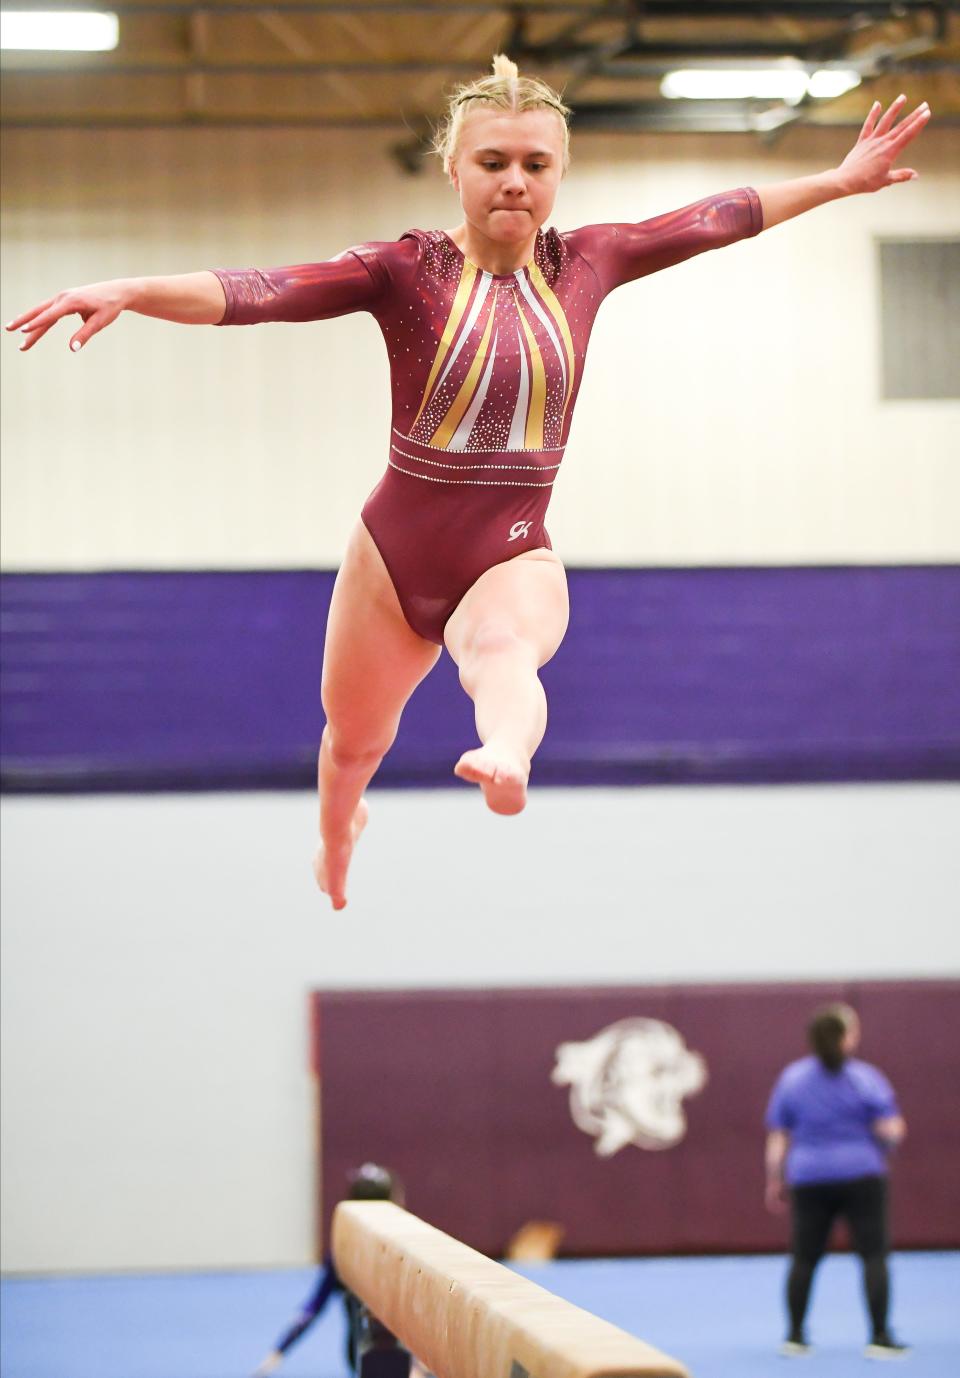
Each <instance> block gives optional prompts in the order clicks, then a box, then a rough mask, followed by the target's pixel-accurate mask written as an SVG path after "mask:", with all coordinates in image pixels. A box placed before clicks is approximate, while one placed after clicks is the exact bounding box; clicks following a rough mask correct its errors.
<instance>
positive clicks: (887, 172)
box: [837, 96, 930, 196]
mask: <svg viewBox="0 0 960 1378" xmlns="http://www.w3.org/2000/svg"><path fill="white" fill-rule="evenodd" d="M906 101H907V98H906V96H898V97H897V99H896V100H895V101H894V102H893V104H892V105H891V106H890V108H889V110H886V111H883V107H882V106H881V104H880V102H879V101H874V103H873V105H872V106H871V108H870V113H869V115H868V116H867V118H866V119H865V120H864V122H863V128H862V129H861V130H860V136H859V138H858V139H857V142H856V143H855V144H854V146H853V148H852V149H851V150H850V152H849V153H848V154H847V156H846V157H845V158H844V160H843V162H842V163H841V164H840V166H839V167H838V168H837V178H838V179H839V181H840V184H841V186H842V187H843V191H844V194H845V195H847V196H854V195H856V194H857V193H858V192H861V191H880V190H882V188H883V187H892V186H894V185H896V183H897V182H912V181H913V180H914V179H915V178H916V177H919V175H920V174H919V173H918V172H916V171H915V170H914V169H913V168H912V167H899V168H895V167H894V166H893V163H894V160H895V159H896V158H898V157H899V155H900V154H901V153H902V152H903V150H904V149H905V148H906V146H907V144H909V143H912V142H913V140H914V139H915V138H916V137H917V135H918V134H919V133H920V131H921V130H922V129H925V128H926V126H927V124H928V123H929V120H930V107H929V105H928V104H927V102H926V101H924V102H923V104H922V105H918V106H917V108H916V110H914V111H913V113H912V114H910V115H906V116H904V118H903V119H902V120H900V123H899V124H897V123H896V121H897V118H898V116H899V115H900V114H901V113H902V111H903V107H904V106H905V104H906ZM881 112H883V113H881Z"/></svg>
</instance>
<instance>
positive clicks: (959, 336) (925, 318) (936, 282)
mask: <svg viewBox="0 0 960 1378" xmlns="http://www.w3.org/2000/svg"><path fill="white" fill-rule="evenodd" d="M880 322H881V332H882V346H883V360H882V364H883V396H884V397H885V398H890V399H896V398H937V397H960V239H923V240H910V241H905V240H901V241H886V242H883V243H881V244H880Z"/></svg>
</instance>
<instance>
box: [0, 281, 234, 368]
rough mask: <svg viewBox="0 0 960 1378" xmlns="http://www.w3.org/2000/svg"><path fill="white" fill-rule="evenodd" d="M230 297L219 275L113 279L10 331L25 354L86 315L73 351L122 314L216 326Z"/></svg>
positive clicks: (50, 302) (45, 307) (36, 310)
mask: <svg viewBox="0 0 960 1378" xmlns="http://www.w3.org/2000/svg"><path fill="white" fill-rule="evenodd" d="M225 307H226V296H225V293H224V289H223V287H222V286H221V285H220V280H219V278H218V277H217V275H216V273H209V272H200V273H178V274H176V275H175V276H172V277H149V278H113V279H111V280H110V281H109V282H92V283H89V284H88V285H87V286H86V287H70V288H68V289H67V290H66V291H65V292H58V293H57V295H56V296H55V297H49V298H48V299H47V300H46V301H42V302H41V303H40V304H39V306H33V307H31V308H30V310H29V311H24V312H23V313H22V314H21V315H19V316H16V317H15V318H14V319H13V320H12V321H9V322H8V323H7V326H6V329H7V330H19V331H21V332H22V333H23V335H24V336H25V339H24V342H23V344H22V345H21V346H20V348H21V350H28V349H32V348H33V346H34V345H35V344H36V343H37V341H38V340H41V339H43V337H44V335H46V333H47V331H48V330H49V329H50V328H51V326H54V325H56V323H57V321H59V320H60V319H61V318H62V317H64V316H80V317H81V319H82V321H83V324H82V325H81V327H80V329H79V330H76V331H74V333H73V335H72V336H71V337H70V348H71V349H72V350H74V352H76V350H78V349H82V348H83V346H84V345H85V344H86V343H87V341H88V340H89V339H90V338H91V336H93V335H96V334H97V332H98V331H100V330H104V329H106V327H107V326H108V325H112V324H113V322H114V321H115V320H116V319H117V317H118V316H119V315H120V313H121V312H122V311H135V312H137V313H138V314H139V315H141V316H155V317H156V318H157V319H158V320H162V321H175V322H177V323H178V324H180V325H216V324H217V322H218V321H219V320H220V319H221V318H222V316H223V313H224V309H225Z"/></svg>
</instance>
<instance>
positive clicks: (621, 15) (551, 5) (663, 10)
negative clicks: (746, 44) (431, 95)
mask: <svg viewBox="0 0 960 1378" xmlns="http://www.w3.org/2000/svg"><path fill="white" fill-rule="evenodd" d="M51 3H52V0H16V8H17V9H22V10H30V9H34V10H46V9H49V8H50V5H51ZM208 5H209V0H208ZM89 6H90V0H56V8H57V9H58V10H86V9H89ZM11 8H12V6H11ZM201 8H203V6H202V5H198V4H196V3H194V4H191V3H190V2H189V0H110V9H111V10H113V11H114V12H115V13H118V14H121V15H122V14H178V13H189V12H190V11H192V10H196V9H201ZM260 8H262V4H260V3H258V0H250V3H246V4H245V3H243V0H217V4H216V12H217V14H218V15H226V16H229V17H231V18H232V17H234V16H236V15H250V16H252V17H255V16H256V14H257V10H258V9H260ZM269 8H270V9H271V10H273V11H283V12H286V13H289V14H301V15H303V14H306V15H318V14H337V13H341V14H434V15H435V14H454V13H456V12H457V11H463V12H466V11H471V12H473V13H499V14H504V15H507V16H512V15H515V14H516V13H517V12H518V8H519V9H520V10H521V11H522V12H524V13H526V14H528V15H529V16H531V17H536V16H539V15H557V14H569V15H575V16H577V17H578V18H579V19H580V20H587V19H590V18H591V15H592V16H593V17H594V18H595V19H599V18H603V19H607V20H609V19H637V18H645V19H675V18H680V19H755V20H760V19H763V20H766V19H774V18H791V19H851V20H859V19H861V18H866V19H871V20H883V19H904V18H906V17H908V16H909V15H914V14H921V13H937V14H945V13H950V12H956V10H957V8H958V4H957V0H781V3H779V4H778V3H776V0H611V3H610V4H609V6H605V7H603V8H602V9H601V7H600V5H599V4H597V3H583V0H581V3H579V4H577V3H574V0H566V2H565V0H543V3H542V4H540V3H538V4H536V5H534V6H532V7H531V8H530V9H526V7H524V6H522V5H521V6H519V7H518V5H517V4H516V3H510V2H509V0H500V3H497V0H302V3H297V2H296V0H278V2H277V3H275V4H271V5H270V6H269Z"/></svg>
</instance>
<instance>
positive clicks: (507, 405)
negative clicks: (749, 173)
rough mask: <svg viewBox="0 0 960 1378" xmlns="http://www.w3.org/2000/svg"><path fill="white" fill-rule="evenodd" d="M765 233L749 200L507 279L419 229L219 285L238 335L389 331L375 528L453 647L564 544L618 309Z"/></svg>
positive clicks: (577, 244) (411, 596)
mask: <svg viewBox="0 0 960 1378" xmlns="http://www.w3.org/2000/svg"><path fill="white" fill-rule="evenodd" d="M762 227H763V217H762V210H761V206H760V199H759V197H758V196H757V193H756V192H755V191H754V190H753V189H752V188H749V187H746V188H741V189H739V190H737V191H732V192H726V193H724V194H722V195H720V196H712V197H708V198H707V199H705V200H703V201H698V202H696V203H695V204H694V205H691V206H686V207H684V208H683V209H681V210H677V211H671V212H669V213H668V214H666V215H660V216H656V217H655V218H654V219H652V220H645V221H641V222H640V223H638V224H605V225H588V226H585V227H584V228H582V229H579V230H573V231H570V232H568V233H565V234H561V233H559V232H558V231H556V230H552V229H551V230H548V231H546V232H542V231H541V232H539V233H538V234H537V238H536V243H535V247H534V251H533V255H532V257H531V259H530V261H529V263H527V264H526V265H525V266H524V267H523V268H520V269H518V270H517V271H516V272H514V273H505V274H499V275H498V274H493V273H489V272H487V271H486V270H485V269H482V268H479V267H478V266H477V265H476V264H474V263H471V262H470V260H469V259H467V258H465V257H464V255H463V254H462V253H461V251H460V250H459V249H458V248H457V246H456V244H454V242H453V240H452V239H451V238H450V237H449V235H447V234H445V233H444V232H443V231H441V230H430V231H424V230H409V231H407V233H406V234H404V235H403V236H401V238H400V239H399V240H397V241H395V242H390V243H371V244H361V245H357V246H355V247H354V248H352V249H348V250H346V251H345V252H344V253H342V254H340V255H339V256H338V257H337V258H335V259H330V260H329V261H327V262H325V263H317V264H303V265H299V266H296V267H290V268H274V269H269V270H266V271H259V270H251V271H233V270H224V271H221V270H215V271H217V276H218V277H219V278H220V281H221V282H222V283H223V288H224V292H225V294H226V301H227V305H226V311H225V314H224V317H223V320H222V321H221V322H220V323H221V324H222V325H249V324H254V323H257V322H261V321H308V320H325V319H328V318H330V317H332V316H339V315H345V314H347V313H349V312H352V311H369V312H370V313H371V314H372V315H373V316H374V317H375V319H376V320H377V322H378V324H379V326H380V329H381V331H382V333H383V337H384V341H385V342H386V346H387V352H388V355H389V359H390V376H391V388H392V396H393V417H392V433H391V445H390V454H389V458H388V465H387V471H386V473H385V475H384V477H383V479H382V480H381V481H380V483H379V484H378V485H377V487H376V488H375V489H374V491H373V493H372V494H371V495H370V497H369V498H368V500H367V502H366V504H365V506H364V508H363V514H362V515H363V521H364V523H365V525H366V527H367V529H368V530H369V532H370V534H371V536H372V538H373V540H374V542H375V543H376V545H377V548H378V549H379V551H380V554H381V555H382V557H383V560H384V564H385V565H386V568H387V571H388V573H389V575H390V577H391V579H392V581H393V584H394V587H395V588H396V591H397V595H398V597H399V599H400V605H401V607H402V609H403V612H404V615H405V616H406V618H407V621H408V622H409V623H410V625H411V626H412V627H413V629H414V630H415V631H417V632H418V633H419V634H420V635H421V636H424V637H426V638H427V639H428V640H431V641H435V642H437V643H441V642H442V640H443V628H444V625H445V623H446V621H447V619H448V618H449V616H450V614H451V613H452V612H453V610H454V608H455V607H456V606H457V604H458V603H459V601H460V599H461V598H462V597H463V595H464V593H465V592H466V591H467V589H468V588H470V587H471V585H472V584H473V583H475V581H476V580H477V579H478V578H479V577H480V575H481V574H483V573H484V571H485V570H487V569H489V568H491V567H492V566H493V565H495V564H499V563H501V562H502V561H504V560H509V559H511V558H512V557H513V556H514V555H518V554H520V553H521V552H522V551H526V550H533V549H536V548H537V547H544V546H547V547H549V544H550V541H549V537H548V536H547V533H546V529H545V526H544V518H545V515H546V510H547V505H548V502H549V499H550V491H551V489H552V486H553V482H554V480H555V478H556V474H557V471H558V469H559V467H560V462H561V460H562V458H563V450H564V447H565V445H566V442H567V436H568V434H569V430H570V421H571V418H572V415H573V408H574V405H575V403H576V398H577V392H578V390H579V386H580V378H581V376H582V372H583V363H584V358H585V355H586V349H587V344H588V342H589V338H590V332H591V329H592V327H593V322H594V319H595V317H596V314H597V310H598V309H599V306H600V304H601V302H602V301H603V299H604V297H605V296H607V294H608V293H609V292H611V291H613V290H614V289H615V288H617V287H619V286H622V285H623V284H624V283H627V282H632V281H635V280H636V279H637V278H642V277H646V276H647V275H649V274H650V273H655V272H659V271H661V270H662V269H663V268H669V267H671V266H673V265H674V264H677V263H682V262H683V261H684V260H685V259H689V258H693V257H694V256H695V255H697V254H700V253H704V252H706V251H707V250H709V249H718V248H722V247H723V246H725V245H728V244H732V243H734V242H735V241H736V240H738V239H743V238H746V237H747V236H750V235H755V234H758V233H759V231H760V230H761V229H762Z"/></svg>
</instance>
